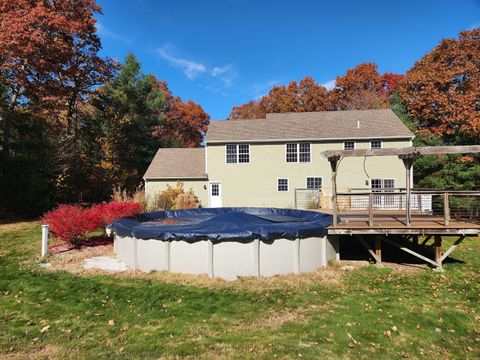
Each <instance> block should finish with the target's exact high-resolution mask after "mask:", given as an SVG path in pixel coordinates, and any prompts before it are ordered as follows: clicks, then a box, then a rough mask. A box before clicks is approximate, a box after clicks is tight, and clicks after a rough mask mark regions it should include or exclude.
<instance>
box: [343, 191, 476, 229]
mask: <svg viewBox="0 0 480 360" xmlns="http://www.w3.org/2000/svg"><path fill="white" fill-rule="evenodd" d="M408 207H409V209H408ZM337 214H338V215H340V216H341V215H343V216H344V215H359V214H363V215H368V222H369V225H370V226H373V225H374V221H375V218H376V217H381V216H385V215H398V216H404V217H405V220H406V224H410V223H411V221H415V219H421V218H423V219H424V218H425V216H435V217H441V218H442V219H443V220H442V221H443V225H445V226H449V225H450V222H451V220H452V219H453V220H455V221H469V222H474V223H480V192H478V191H455V190H452V191H439V190H416V189H413V190H412V191H411V194H410V204H408V201H407V194H406V192H405V191H387V190H378V189H375V190H373V191H366V192H342V193H338V194H337ZM335 220H337V219H335ZM335 222H336V221H335Z"/></svg>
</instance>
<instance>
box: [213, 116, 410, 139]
mask: <svg viewBox="0 0 480 360" xmlns="http://www.w3.org/2000/svg"><path fill="white" fill-rule="evenodd" d="M411 137H413V134H412V132H411V131H410V130H409V129H408V128H407V127H406V126H405V124H403V122H402V121H401V120H400V119H399V118H398V117H397V116H396V115H395V114H394V112H393V111H392V110H390V109H382V110H350V111H321V112H301V113H273V114H267V118H266V119H256V120H225V121H212V122H210V126H209V128H208V132H207V136H206V140H205V142H206V143H212V142H229V141H260V142H261V141H280V140H328V139H373V138H379V139H381V138H411Z"/></svg>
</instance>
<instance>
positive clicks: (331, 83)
mask: <svg viewBox="0 0 480 360" xmlns="http://www.w3.org/2000/svg"><path fill="white" fill-rule="evenodd" d="M335 82H336V81H335V80H330V81H327V82H326V83H325V84H322V86H323V87H325V88H326V89H327V90H332V89H334V88H335Z"/></svg>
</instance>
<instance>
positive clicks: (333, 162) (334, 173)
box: [328, 156, 340, 226]
mask: <svg viewBox="0 0 480 360" xmlns="http://www.w3.org/2000/svg"><path fill="white" fill-rule="evenodd" d="M328 160H329V161H330V167H331V168H332V207H333V226H337V223H338V218H337V217H338V214H337V169H338V161H339V160H340V156H333V157H331V158H329V159H328Z"/></svg>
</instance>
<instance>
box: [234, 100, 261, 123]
mask: <svg viewBox="0 0 480 360" xmlns="http://www.w3.org/2000/svg"><path fill="white" fill-rule="evenodd" d="M266 113H267V112H266V110H265V109H264V108H263V107H262V105H261V104H260V102H259V101H253V100H252V101H249V102H247V103H246V104H244V105H240V106H234V107H233V108H232V111H231V112H230V115H228V119H229V120H240V119H264V118H265V114H266Z"/></svg>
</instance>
